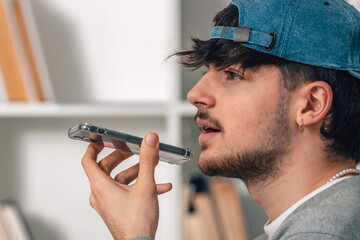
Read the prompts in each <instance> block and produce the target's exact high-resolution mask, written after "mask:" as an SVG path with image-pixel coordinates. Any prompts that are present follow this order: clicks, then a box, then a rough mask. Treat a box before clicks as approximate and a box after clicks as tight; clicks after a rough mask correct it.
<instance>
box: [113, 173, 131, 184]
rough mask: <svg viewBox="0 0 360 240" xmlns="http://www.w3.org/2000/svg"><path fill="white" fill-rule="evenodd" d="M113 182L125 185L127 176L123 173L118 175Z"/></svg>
mask: <svg viewBox="0 0 360 240" xmlns="http://www.w3.org/2000/svg"><path fill="white" fill-rule="evenodd" d="M115 180H116V181H117V182H119V183H122V184H126V183H127V180H128V176H127V175H126V174H125V173H119V174H118V175H116V177H115Z"/></svg>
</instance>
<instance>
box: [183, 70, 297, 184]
mask: <svg viewBox="0 0 360 240" xmlns="http://www.w3.org/2000/svg"><path fill="white" fill-rule="evenodd" d="M280 76H281V75H280V72H279V70H278V69H277V68H276V67H274V66H261V67H258V68H257V69H247V70H246V71H245V72H243V70H242V69H240V68H239V65H232V66H230V67H228V68H226V69H224V70H217V69H215V68H214V67H213V66H210V68H209V70H208V72H207V73H206V74H205V75H204V76H203V77H202V78H201V79H200V81H199V82H198V83H197V84H196V85H195V86H194V87H193V89H192V90H190V91H189V93H188V100H189V101H190V102H191V103H192V104H193V105H194V106H196V107H197V108H198V114H197V115H196V116H195V120H196V123H197V125H198V126H199V128H200V129H201V131H202V133H201V134H200V137H199V143H200V147H201V149H202V153H201V155H200V157H199V167H200V169H201V170H202V171H203V172H204V173H205V174H207V175H221V176H227V177H237V178H241V179H243V180H244V181H245V182H247V181H263V180H265V179H266V178H267V177H268V176H271V175H275V174H276V173H277V170H278V166H279V164H280V163H281V158H282V156H283V155H284V154H285V153H286V151H287V148H288V147H287V146H288V145H289V142H290V126H289V119H288V102H289V93H287V92H286V90H285V89H283V87H281V86H280Z"/></svg>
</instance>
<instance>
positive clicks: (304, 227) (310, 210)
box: [131, 176, 360, 240]
mask: <svg viewBox="0 0 360 240" xmlns="http://www.w3.org/2000/svg"><path fill="white" fill-rule="evenodd" d="M268 239H269V238H268V236H267V235H266V234H263V235H261V236H259V237H257V238H256V239H255V240H268ZM278 239H279V240H280V239H281V240H325V239H326V240H357V239H358V240H360V176H355V177H350V178H348V179H345V180H343V181H340V182H338V183H336V184H334V185H333V186H331V187H329V188H328V189H325V190H324V191H322V192H320V193H319V194H317V195H315V196H314V197H312V198H310V199H309V200H307V201H306V202H304V203H303V204H302V205H300V206H299V207H298V208H297V209H295V211H294V212H292V213H291V214H290V215H289V216H288V217H287V218H286V219H285V221H284V222H283V223H282V224H281V225H280V227H279V229H278V230H277V231H276V232H275V233H274V234H273V236H272V237H271V239H270V240H278ZM131 240H152V238H147V237H143V238H133V239H131Z"/></svg>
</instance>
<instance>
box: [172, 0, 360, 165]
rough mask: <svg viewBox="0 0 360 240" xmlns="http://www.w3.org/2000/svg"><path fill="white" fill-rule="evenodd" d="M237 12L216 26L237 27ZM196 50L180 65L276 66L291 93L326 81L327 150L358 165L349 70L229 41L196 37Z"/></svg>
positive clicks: (359, 101) (355, 96) (359, 88)
mask: <svg viewBox="0 0 360 240" xmlns="http://www.w3.org/2000/svg"><path fill="white" fill-rule="evenodd" d="M238 19H239V16H238V10H237V7H236V6H234V5H229V6H228V7H227V8H225V9H224V10H222V11H221V12H219V13H218V14H217V15H216V16H215V18H214V26H233V27H236V26H237V24H238ZM192 41H193V47H192V49H191V50H188V51H181V52H178V53H175V54H174V55H177V56H179V57H180V63H181V64H182V65H183V66H185V67H187V68H190V69H193V70H195V69H197V68H199V67H202V66H209V65H210V64H212V65H213V66H215V67H216V68H218V69H224V68H226V67H229V66H231V65H233V64H241V66H242V68H243V69H246V68H254V67H258V66H262V65H274V66H276V67H278V68H279V70H280V72H281V73H282V78H281V84H282V85H283V87H284V88H285V89H287V90H288V91H294V90H295V89H297V88H298V87H300V86H301V85H303V84H304V83H306V82H313V81H324V82H326V83H328V84H329V85H330V87H331V89H332V91H333V102H332V106H331V109H330V111H329V112H328V114H327V118H328V119H329V123H328V125H325V124H323V126H322V127H321V131H320V132H321V135H322V138H323V140H324V143H325V149H323V150H324V151H326V152H328V153H331V154H333V155H335V157H336V159H337V158H338V157H342V158H351V159H354V160H355V161H356V163H358V162H359V157H360V127H359V126H358V125H359V123H360V79H357V78H355V77H353V76H352V75H350V74H349V73H348V72H347V71H340V70H333V69H327V68H322V67H316V66H311V65H306V64H302V63H296V62H292V61H289V60H286V59H283V58H279V57H276V56H272V55H270V54H266V53H261V52H258V51H255V50H253V49H250V48H247V47H244V46H243V45H241V44H239V43H235V42H233V41H231V40H226V39H210V40H206V41H203V40H200V39H197V38H193V39H192Z"/></svg>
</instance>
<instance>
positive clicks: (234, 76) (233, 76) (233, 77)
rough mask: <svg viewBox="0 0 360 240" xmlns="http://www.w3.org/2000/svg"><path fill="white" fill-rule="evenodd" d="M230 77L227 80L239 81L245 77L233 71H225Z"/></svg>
mask: <svg viewBox="0 0 360 240" xmlns="http://www.w3.org/2000/svg"><path fill="white" fill-rule="evenodd" d="M224 72H225V73H226V74H227V75H228V79H227V80H239V79H244V76H243V75H241V74H238V73H236V72H233V71H224Z"/></svg>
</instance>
